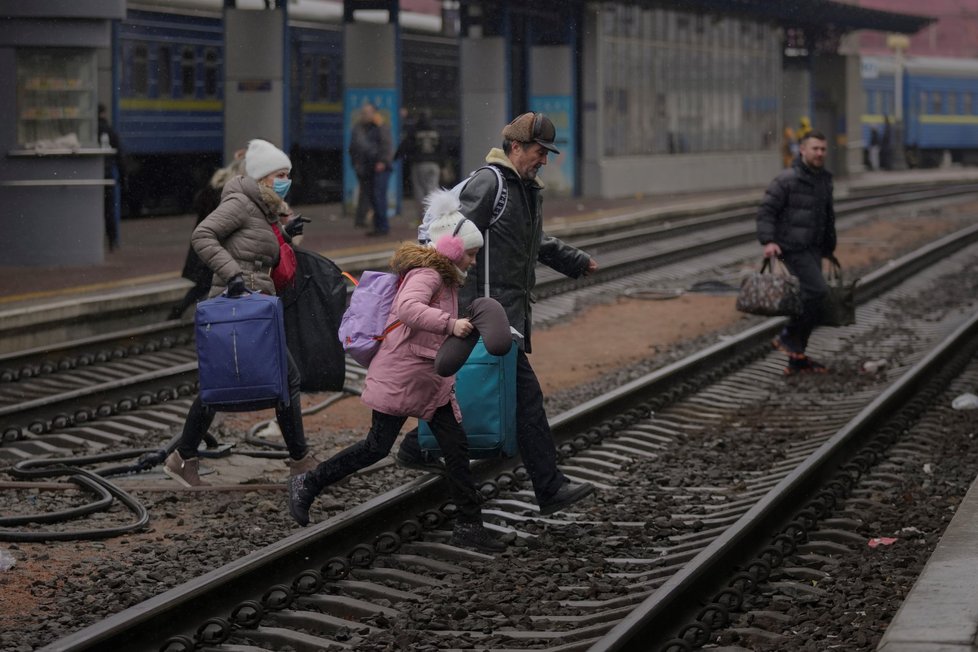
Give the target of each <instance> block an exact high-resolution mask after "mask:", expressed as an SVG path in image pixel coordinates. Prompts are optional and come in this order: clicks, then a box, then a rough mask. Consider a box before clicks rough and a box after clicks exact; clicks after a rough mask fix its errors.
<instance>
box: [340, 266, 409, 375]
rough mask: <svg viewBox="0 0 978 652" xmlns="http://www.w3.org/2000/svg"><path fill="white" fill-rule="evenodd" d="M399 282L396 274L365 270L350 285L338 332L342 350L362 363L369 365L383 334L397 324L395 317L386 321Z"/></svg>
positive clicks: (399, 322) (382, 338) (378, 347)
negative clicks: (357, 280) (347, 301)
mask: <svg viewBox="0 0 978 652" xmlns="http://www.w3.org/2000/svg"><path fill="white" fill-rule="evenodd" d="M347 277H348V278H350V279H351V280H353V279H352V277H350V276H349V275H347ZM354 282H355V281H354ZM400 284H401V279H400V277H399V276H398V275H397V274H391V273H389V272H372V271H365V272H364V273H363V274H361V275H360V282H359V283H357V284H356V287H355V288H354V289H353V295H352V296H351V297H350V305H349V307H348V308H347V309H346V312H344V313H343V320H342V321H341V322H340V330H339V336H340V341H341V342H342V343H343V350H344V351H346V353H347V354H348V355H349V356H350V357H351V358H353V359H354V360H356V361H357V363H359V364H361V365H363V366H364V367H367V366H369V365H370V361H371V360H373V357H374V355H375V354H376V353H377V350H378V349H380V343H381V342H382V341H384V337H385V336H386V335H387V334H388V333H390V332H391V331H392V330H394V329H395V328H397V327H398V326H400V325H401V321H400V320H399V319H398V320H394V321H393V322H391V323H389V324H388V323H387V320H388V319H389V318H390V313H391V305H392V304H393V303H394V295H396V294H397V288H398V287H399V286H400Z"/></svg>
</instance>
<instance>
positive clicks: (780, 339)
mask: <svg viewBox="0 0 978 652" xmlns="http://www.w3.org/2000/svg"><path fill="white" fill-rule="evenodd" d="M771 347H772V348H773V349H775V350H777V351H781V353H787V354H788V357H789V358H791V359H801V358H804V357H805V353H804V351H802V349H801V348H800V347H797V346H795V345H794V343H792V342H791V338H789V337H788V335H787V333H785V332H784V331H781V334H780V335H775V336H774V339H773V340H771Z"/></svg>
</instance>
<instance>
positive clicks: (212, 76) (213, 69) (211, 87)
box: [204, 48, 220, 97]
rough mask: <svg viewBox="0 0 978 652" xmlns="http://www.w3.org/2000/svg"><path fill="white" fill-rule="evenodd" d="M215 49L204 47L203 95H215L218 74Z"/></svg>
mask: <svg viewBox="0 0 978 652" xmlns="http://www.w3.org/2000/svg"><path fill="white" fill-rule="evenodd" d="M217 66H218V61H217V49H216V48H205V49H204V97H217V85H218V75H219V74H220V71H219V70H218V69H217Z"/></svg>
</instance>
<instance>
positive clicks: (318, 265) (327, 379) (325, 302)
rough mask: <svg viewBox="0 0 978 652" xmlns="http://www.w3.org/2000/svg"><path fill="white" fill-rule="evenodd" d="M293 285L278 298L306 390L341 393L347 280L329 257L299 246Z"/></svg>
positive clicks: (287, 337)
mask: <svg viewBox="0 0 978 652" xmlns="http://www.w3.org/2000/svg"><path fill="white" fill-rule="evenodd" d="M295 257H296V262H297V263H298V267H297V269H296V274H295V285H294V286H292V287H288V288H286V289H285V290H284V291H283V292H282V293H281V294H280V295H279V296H280V297H281V299H282V306H283V308H284V310H285V343H286V345H287V346H288V348H289V352H290V353H291V354H292V358H293V359H294V360H295V363H296V365H297V366H298V367H299V374H300V376H301V377H302V381H301V383H300V389H302V391H304V392H327V391H328V392H338V391H340V390H342V389H343V385H344V382H345V380H346V356H345V355H344V353H343V346H342V345H341V344H340V340H339V336H338V335H337V333H338V332H339V328H340V320H341V319H342V318H343V311H344V310H345V309H346V282H345V281H344V278H343V275H342V272H341V271H340V268H339V267H337V266H336V263H334V262H333V261H331V260H330V259H329V258H326V257H324V256H320V255H319V254H317V253H315V252H312V251H307V250H305V249H300V248H298V247H296V248H295Z"/></svg>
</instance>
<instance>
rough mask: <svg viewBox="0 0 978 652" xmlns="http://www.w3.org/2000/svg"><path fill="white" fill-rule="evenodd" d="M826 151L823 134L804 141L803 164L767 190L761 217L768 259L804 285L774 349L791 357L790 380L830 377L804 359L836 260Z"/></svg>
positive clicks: (800, 159) (759, 226) (801, 149)
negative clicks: (826, 264) (797, 309)
mask: <svg viewBox="0 0 978 652" xmlns="http://www.w3.org/2000/svg"><path fill="white" fill-rule="evenodd" d="M826 149H827V146H826V141H825V135H824V134H822V133H821V132H819V131H812V132H809V133H808V134H807V135H805V136H804V138H802V141H801V144H800V147H799V156H798V158H796V159H795V160H794V162H793V163H792V165H791V167H790V168H789V169H787V170H785V171H784V172H782V173H781V174H779V175H778V176H777V177H775V178H774V180H773V181H772V182H771V184H770V185H769V186H768V187H767V191H766V192H765V193H764V200H763V201H762V202H761V207H760V209H759V210H758V212H757V239H758V240H760V242H761V244H762V245H764V257H765V258H770V257H772V256H777V257H778V258H781V259H782V260H783V261H784V263H785V265H786V266H787V267H788V270H789V271H790V272H791V273H792V274H793V275H795V276H797V277H798V280H799V281H800V282H801V302H802V310H801V314H799V315H796V316H794V317H792V318H791V321H789V322H788V325H787V326H785V327H784V329H783V330H782V331H781V333H780V334H779V335H778V336H777V337H775V338H774V341H773V342H772V345H773V346H774V348H776V349H778V350H779V351H783V352H784V353H787V354H788V366H787V367H785V374H788V375H792V374H796V373H803V372H815V373H825V371H826V368H825V365H823V364H821V363H818V362H816V361H814V360H812V359H811V358H809V357H808V356H807V355H805V350H806V349H807V348H808V337H809V336H810V335H811V333H812V330H814V328H815V326H816V325H817V324H818V321H819V319H820V317H821V312H822V303H823V301H824V300H825V296H826V294H828V286H827V285H826V283H825V277H824V276H823V275H822V258H832V257H833V253H834V252H835V244H836V237H835V210H834V208H833V207H832V174H831V173H830V172H829V171H828V170H826V169H825V153H826Z"/></svg>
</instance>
